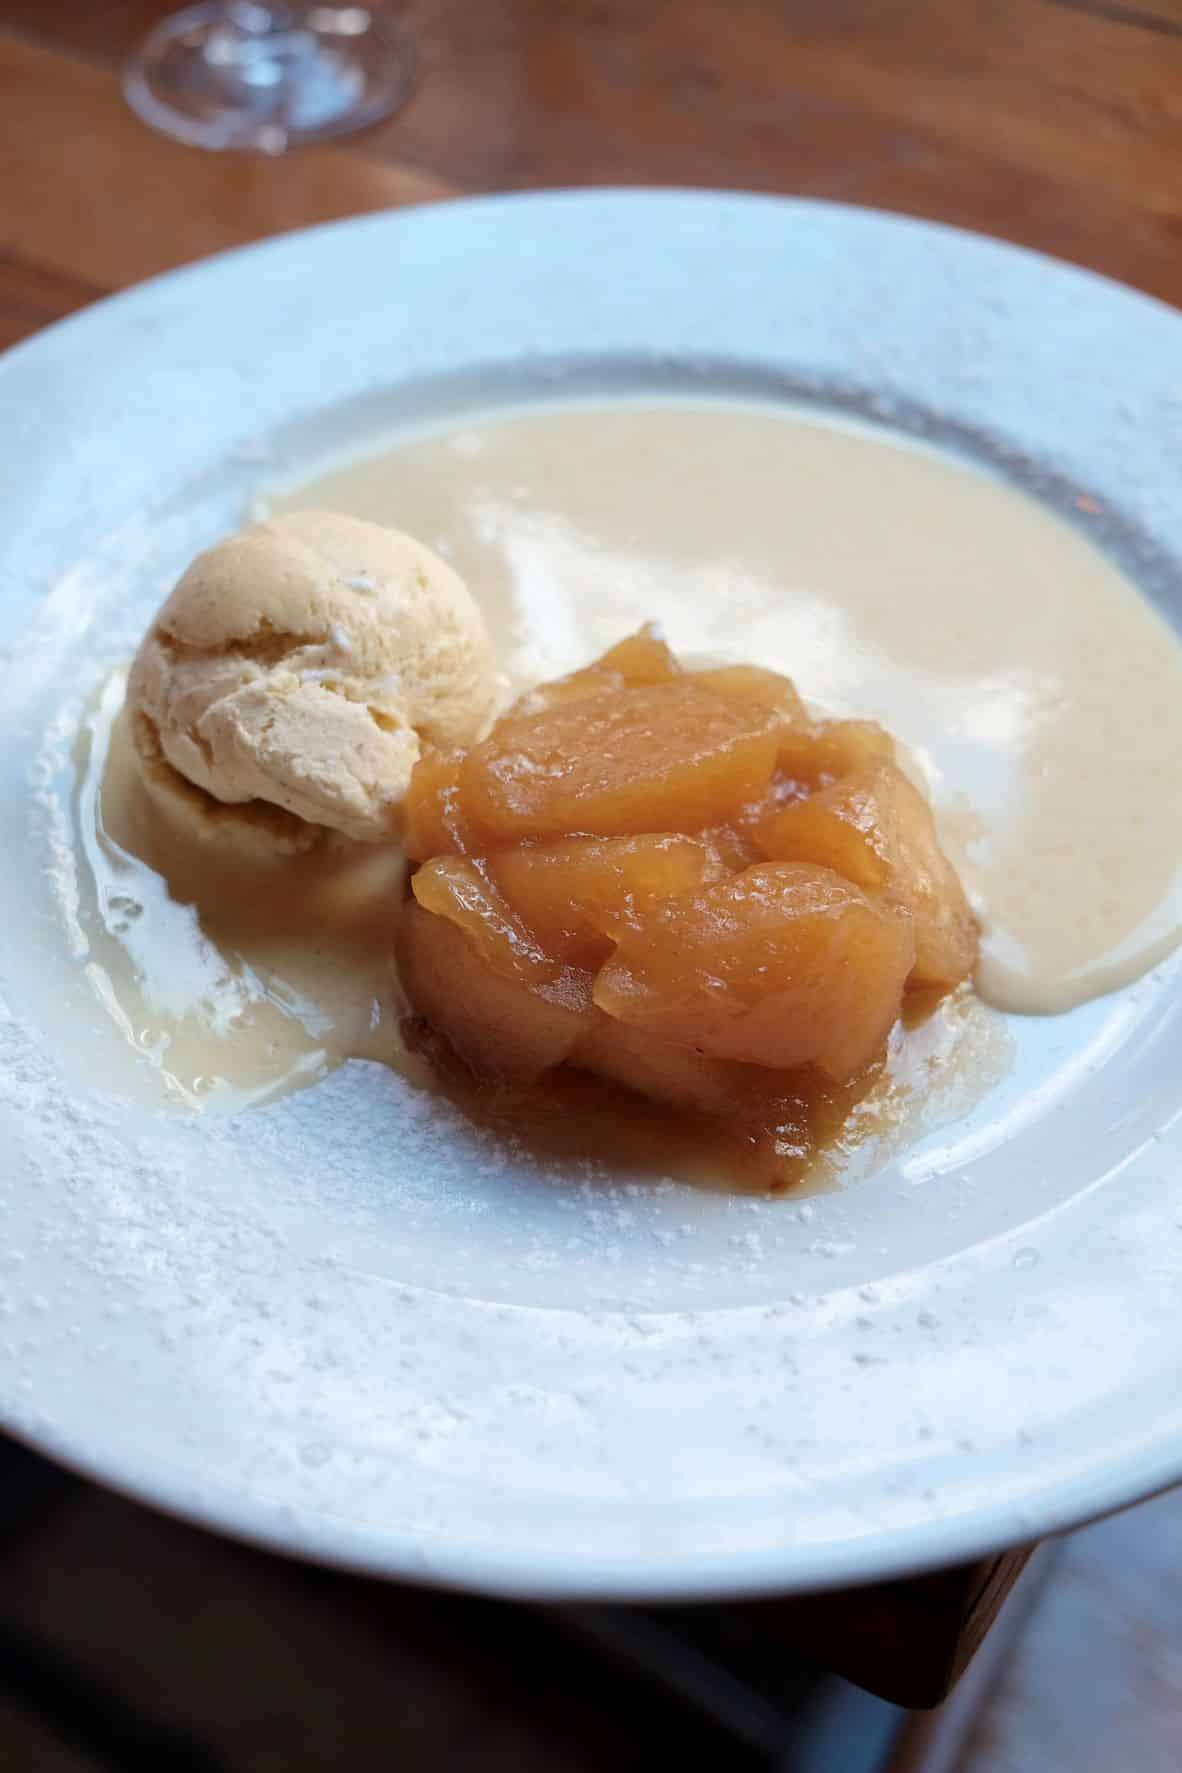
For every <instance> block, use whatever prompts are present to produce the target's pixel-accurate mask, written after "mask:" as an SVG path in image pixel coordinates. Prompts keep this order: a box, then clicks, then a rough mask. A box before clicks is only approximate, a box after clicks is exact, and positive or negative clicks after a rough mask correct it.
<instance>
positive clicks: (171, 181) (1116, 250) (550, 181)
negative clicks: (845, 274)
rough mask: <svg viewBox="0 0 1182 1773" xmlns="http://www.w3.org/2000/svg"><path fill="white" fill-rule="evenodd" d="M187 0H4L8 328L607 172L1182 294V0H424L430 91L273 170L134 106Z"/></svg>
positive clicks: (3, 251) (418, 16)
mask: <svg viewBox="0 0 1182 1773" xmlns="http://www.w3.org/2000/svg"><path fill="white" fill-rule="evenodd" d="M173 9H174V7H173V6H171V5H169V4H163V3H161V0H0V345H4V344H10V343H13V342H14V341H15V340H17V339H19V338H21V337H23V336H25V335H26V334H27V333H29V332H32V331H33V330H35V329H36V328H37V327H38V326H40V325H43V324H44V323H45V322H46V321H50V320H54V319H57V318H58V317H59V316H61V315H63V314H67V313H69V312H71V311H72V310H73V309H75V308H77V307H80V306H81V305H82V304H83V303H85V302H87V301H90V300H92V299H93V298H94V297H95V296H98V295H102V294H106V293H107V292H108V291H110V290H114V289H119V288H121V287H122V286H123V285H125V284H127V283H130V282H132V281H134V280H135V279H137V278H141V277H146V276H150V275H151V274H152V273H153V272H156V271H162V270H165V269H167V268H168V267H170V266H173V265H178V264H181V263H183V262H184V261H185V260H187V259H191V258H195V257H197V256H199V255H200V254H202V253H208V252H213V251H215V250H217V249H219V248H221V247H227V246H236V245H239V244H240V243H242V242H244V241H248V240H255V239H258V238H259V237H260V236H262V235H267V234H275V233H279V232H280V231H282V230H283V229H287V228H297V227H302V226H304V225H305V224H306V223H310V222H318V221H323V220H326V219H328V218H330V217H335V216H344V215H351V214H354V213H355V212H357V211H359V210H371V209H381V208H386V207H388V206H391V205H395V204H403V203H419V202H424V201H431V200H435V199H439V198H447V197H450V196H453V195H456V194H459V193H463V192H474V191H488V190H507V189H518V188H521V187H524V186H536V185H563V184H575V185H585V184H596V183H609V182H615V183H626V184H638V183H659V184H683V185H684V184H700V185H735V186H746V187H751V188H756V189H759V190H766V191H790V192H802V193H808V194H811V195H815V196H822V197H831V198H836V199H839V200H841V201H843V202H848V203H865V204H875V205H879V206H881V207H883V208H886V209H896V210H905V211H907V212H909V213H911V214H915V215H926V216H933V217H937V218H939V219H940V220H942V221H947V222H954V223H957V224H959V225H960V226H962V227H967V228H978V229H982V230H984V231H986V232H988V233H992V234H1000V235H1005V236H1007V237H1008V238H1009V239H1012V240H1017V241H1021V242H1022V243H1024V244H1025V245H1027V246H1036V247H1040V248H1042V249H1043V250H1045V251H1047V252H1052V253H1057V254H1059V255H1061V256H1062V257H1064V258H1069V259H1074V260H1076V261H1077V262H1078V263H1080V264H1084V265H1089V266H1091V267H1093V268H1094V269H1096V270H1099V271H1105V272H1107V273H1108V274H1109V275H1111V276H1113V277H1119V278H1123V279H1124V280H1126V281H1127V282H1130V283H1135V284H1138V285H1140V287H1141V288H1143V289H1146V290H1149V291H1151V292H1152V293H1153V294H1155V295H1159V296H1162V297H1164V298H1165V299H1166V300H1172V301H1175V302H1179V303H1182V5H1180V4H1179V0H1128V4H1123V3H1122V0H409V4H408V5H407V6H406V7H405V9H404V10H405V12H406V14H407V18H408V22H409V24H410V27H411V29H412V31H413V33H414V35H415V37H416V40H417V44H418V57H419V81H418V87H417V90H416V92H415V94H414V96H413V98H412V100H411V102H410V104H409V105H408V106H407V107H406V108H405V109H404V110H403V111H402V112H401V113H400V114H399V115H398V116H397V117H394V118H392V119H391V120H390V121H389V122H388V123H385V124H383V125H381V126H380V127H379V128H377V129H374V130H370V131H369V132H367V133H366V134H364V135H360V136H357V137H354V138H352V139H347V140H345V141H343V142H340V143H337V144H334V145H332V146H326V147H322V148H316V149H308V150H304V151H302V152H300V153H297V154H292V155H290V156H288V157H286V158H283V159H281V160H278V161H268V160H264V159H257V160H255V159H242V158H236V157H227V156H219V155H205V154H200V153H196V152H193V151H191V150H188V149H185V148H181V147H177V146H174V145H173V144H171V143H168V142H165V141H162V140H157V139H154V138H153V137H151V136H150V135H149V133H148V132H147V131H146V130H145V129H144V127H143V126H142V125H141V124H140V123H139V122H138V121H136V119H134V118H133V117H132V116H130V115H129V114H128V112H127V111H126V109H125V107H124V105H123V101H122V98H121V94H120V89H119V80H118V72H119V68H120V65H121V64H122V62H123V61H124V59H125V57H126V56H127V54H128V52H129V50H130V49H131V47H132V45H133V44H134V43H135V41H136V40H137V39H138V38H139V37H140V36H142V35H143V33H144V32H145V31H146V30H147V29H148V28H149V26H150V25H151V24H152V23H153V22H154V21H155V20H156V19H157V18H159V17H160V16H162V14H164V13H166V12H168V11H171V10H173Z"/></svg>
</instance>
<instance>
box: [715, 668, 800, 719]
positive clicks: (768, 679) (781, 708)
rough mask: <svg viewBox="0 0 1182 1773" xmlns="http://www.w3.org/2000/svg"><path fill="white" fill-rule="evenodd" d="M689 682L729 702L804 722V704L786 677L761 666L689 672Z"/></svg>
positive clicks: (793, 685) (789, 679)
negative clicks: (745, 704)
mask: <svg viewBox="0 0 1182 1773" xmlns="http://www.w3.org/2000/svg"><path fill="white" fill-rule="evenodd" d="M690 677H691V680H692V682H694V683H698V684H701V686H702V688H703V689H708V690H711V691H713V693H714V694H715V695H716V696H725V697H726V699H727V701H729V702H740V703H742V702H747V703H752V702H754V703H755V704H756V705H757V706H759V707H763V708H771V709H773V710H774V711H775V712H776V713H777V714H779V715H780V716H781V717H782V718H783V719H784V720H787V721H791V722H792V723H793V724H795V725H799V726H803V725H807V723H808V715H807V714H806V713H805V707H804V703H803V702H802V701H801V699H800V696H799V695H798V693H797V689H796V685H795V684H794V683H793V681H792V679H791V678H790V677H781V675H780V673H779V672H778V671H766V670H764V668H763V666H762V665H717V666H714V667H713V668H712V669H710V670H708V671H694V672H691V673H690Z"/></svg>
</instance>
